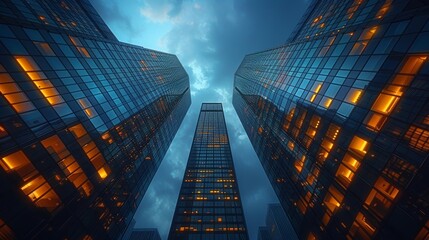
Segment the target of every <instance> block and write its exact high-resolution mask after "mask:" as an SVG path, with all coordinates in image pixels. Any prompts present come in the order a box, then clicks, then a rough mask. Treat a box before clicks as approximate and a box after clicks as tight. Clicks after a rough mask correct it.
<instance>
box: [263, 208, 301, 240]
mask: <svg viewBox="0 0 429 240" xmlns="http://www.w3.org/2000/svg"><path fill="white" fill-rule="evenodd" d="M265 225H266V226H265V227H259V231H258V240H286V239H287V240H297V239H298V237H297V235H296V233H295V230H294V229H293V227H292V225H291V223H290V221H289V218H288V217H287V216H286V213H285V212H284V211H283V208H282V206H281V205H280V204H279V203H271V204H268V207H267V216H266V217H265Z"/></svg>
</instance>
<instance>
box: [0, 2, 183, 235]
mask: <svg viewBox="0 0 429 240" xmlns="http://www.w3.org/2000/svg"><path fill="white" fill-rule="evenodd" d="M0 6H1V8H0V55H1V56H0V93H1V94H0V109H1V110H0V181H1V185H2V187H1V188H0V202H1V204H0V239H33V238H35V239H85V240H89V239H118V238H120V237H121V236H122V234H123V232H124V231H125V229H126V228H127V226H128V225H129V224H130V222H131V220H132V218H133V215H134V212H135V210H136V208H137V206H138V205H139V203H140V201H141V199H142V198H143V195H144V193H145V191H146V189H147V187H148V185H149V183H150V181H151V180H152V178H153V176H154V174H155V172H156V170H157V168H158V166H159V165H160V163H161V160H162V159H163V157H164V155H165V153H166V151H167V149H168V147H169V145H170V143H171V141H172V139H173V137H174V135H175V134H176V131H177V129H178V128H179V125H180V123H181V121H182V120H183V117H184V116H185V113H186V112H187V109H188V108H189V105H190V102H191V100H190V93H189V80H188V76H187V74H186V72H185V70H184V68H183V67H182V65H181V64H180V62H179V60H178V59H177V57H176V56H174V55H171V54H166V53H162V52H158V51H154V50H150V49H145V48H143V47H139V46H134V45H130V44H126V43H121V42H119V41H118V40H117V39H116V38H115V36H114V35H113V34H112V32H111V31H110V30H109V29H108V27H107V26H106V24H105V23H104V22H103V20H102V19H101V18H100V16H99V15H98V14H97V12H96V11H95V10H94V8H93V7H92V6H91V5H90V3H89V2H88V1H87V0H70V1H60V0H58V1H48V0H34V1H20V0H13V1H0Z"/></svg>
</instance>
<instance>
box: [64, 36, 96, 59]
mask: <svg viewBox="0 0 429 240" xmlns="http://www.w3.org/2000/svg"><path fill="white" fill-rule="evenodd" d="M69 38H70V40H71V42H72V43H73V45H74V46H75V47H76V49H77V50H78V51H79V52H80V53H81V54H82V55H83V56H84V57H87V58H90V57H91V55H89V52H88V50H86V48H85V47H83V45H82V43H81V42H80V40H79V39H78V38H77V37H72V36H69Z"/></svg>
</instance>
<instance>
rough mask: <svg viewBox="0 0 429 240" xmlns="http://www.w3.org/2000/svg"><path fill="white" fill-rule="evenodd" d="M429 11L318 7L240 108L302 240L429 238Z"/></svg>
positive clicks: (401, 5)
mask: <svg viewBox="0 0 429 240" xmlns="http://www.w3.org/2000/svg"><path fill="white" fill-rule="evenodd" d="M428 19H429V4H428V2H427V1H418V0H407V1H405V0H404V1H395V0H378V1H377V0H355V1H351V0H348V1H334V0H319V1H313V2H312V3H311V4H310V7H309V9H308V11H307V12H306V14H305V15H304V17H303V18H302V20H301V22H300V23H299V24H298V26H297V28H296V30H295V31H294V33H293V34H292V35H291V37H290V38H289V40H288V41H287V43H286V44H285V45H283V46H281V47H278V48H275V49H270V50H266V51H263V52H259V53H254V54H249V55H247V56H246V57H245V58H244V60H243V62H242V63H241V65H240V67H239V68H238V70H237V72H236V74H235V82H234V94H233V105H234V107H235V109H236V111H237V113H238V116H239V117H240V119H241V121H242V123H243V126H244V128H245V130H246V132H247V134H248V136H249V138H250V140H251V142H252V145H253V147H254V149H255V150H256V152H257V154H258V156H259V159H260V161H261V163H262V165H263V167H264V169H265V172H266V173H267V176H268V177H269V179H270V181H271V184H272V186H273V188H274V190H275V192H276V194H277V196H278V197H279V200H280V203H281V205H282V207H283V209H284V210H285V212H286V214H287V215H288V217H289V219H290V221H291V223H292V225H293V227H294V229H295V231H296V233H297V235H298V237H299V238H300V239H374V238H377V239H427V238H428V234H429V221H428V220H429V217H428V216H429V200H428V199H429V192H428V188H427V182H429V163H428V154H429V101H428V100H429V82H428V81H427V79H428V77H429V64H428V59H427V58H428V56H429V44H428V42H429V22H428Z"/></svg>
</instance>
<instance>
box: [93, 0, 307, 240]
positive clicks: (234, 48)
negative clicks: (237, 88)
mask: <svg viewBox="0 0 429 240" xmlns="http://www.w3.org/2000/svg"><path fill="white" fill-rule="evenodd" d="M91 2H92V3H93V5H94V7H95V8H96V9H97V11H98V12H99V14H100V15H101V17H102V18H103V19H104V21H105V22H106V23H107V25H108V26H109V27H110V28H111V30H112V31H113V33H114V34H115V35H116V37H117V38H118V39H119V40H120V41H122V42H127V43H131V44H135V45H140V46H143V47H146V48H150V49H155V50H159V51H163V52H168V53H172V54H175V55H177V56H178V58H179V60H180V62H181V63H182V65H183V66H184V67H185V69H186V72H187V73H188V75H189V80H190V84H191V95H192V105H191V107H190V109H189V111H188V113H187V115H186V117H185V119H184V120H183V123H182V125H181V127H180V129H179V131H178V132H177V134H176V137H175V139H174V140H173V142H172V144H171V146H170V148H169V150H168V152H167V154H166V156H165V158H164V160H163V162H162V164H161V166H160V168H159V169H158V172H157V173H156V175H155V177H154V179H153V180H152V183H151V185H150V186H149V189H148V191H147V192H146V195H145V197H144V199H143V201H142V202H141V204H140V206H139V208H138V210H137V212H136V214H135V216H134V218H135V220H136V221H137V222H136V226H135V227H155V228H158V230H159V232H160V234H161V237H162V239H167V236H168V231H169V228H170V224H171V220H172V216H173V213H174V208H175V206H176V201H177V197H178V194H179V190H180V185H181V182H182V178H183V174H184V170H185V166H186V162H187V159H188V155H189V150H190V147H191V143H192V138H193V134H194V131H195V127H196V122H197V117H198V113H199V109H200V106H201V103H202V102H222V103H223V107H224V111H225V118H226V122H227V128H228V133H229V137H230V142H231V148H232V154H233V158H234V164H235V168H236V173H237V178H238V185H239V189H240V194H241V199H242V203H243V208H244V213H245V217H246V221H247V228H248V230H249V235H250V239H256V238H257V231H258V227H259V226H262V225H265V214H266V208H267V204H268V203H273V202H278V199H277V197H276V196H275V193H274V191H273V189H272V187H271V185H270V183H269V182H268V178H267V177H266V175H265V173H264V171H263V169H262V166H261V164H260V162H259V159H258V158H257V156H256V154H255V152H254V150H253V147H252V146H251V144H250V141H249V139H248V137H247V135H246V133H245V131H244V129H243V127H242V125H241V122H240V120H239V118H238V117H237V114H236V112H235V110H234V108H233V107H232V103H231V102H232V87H233V82H234V73H235V71H236V70H237V68H238V66H239V65H240V63H241V61H242V59H243V57H244V56H245V55H246V54H249V53H254V52H258V51H261V50H265V49H268V48H273V47H277V46H279V45H282V44H283V43H284V42H285V41H286V39H287V37H288V35H289V34H290V32H291V31H292V30H293V29H294V27H295V25H296V24H297V22H298V21H299V19H300V17H301V15H302V14H303V13H304V11H305V9H306V7H307V5H308V2H309V0H206V1H204V0H134V1H131V0H92V1H91Z"/></svg>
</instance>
